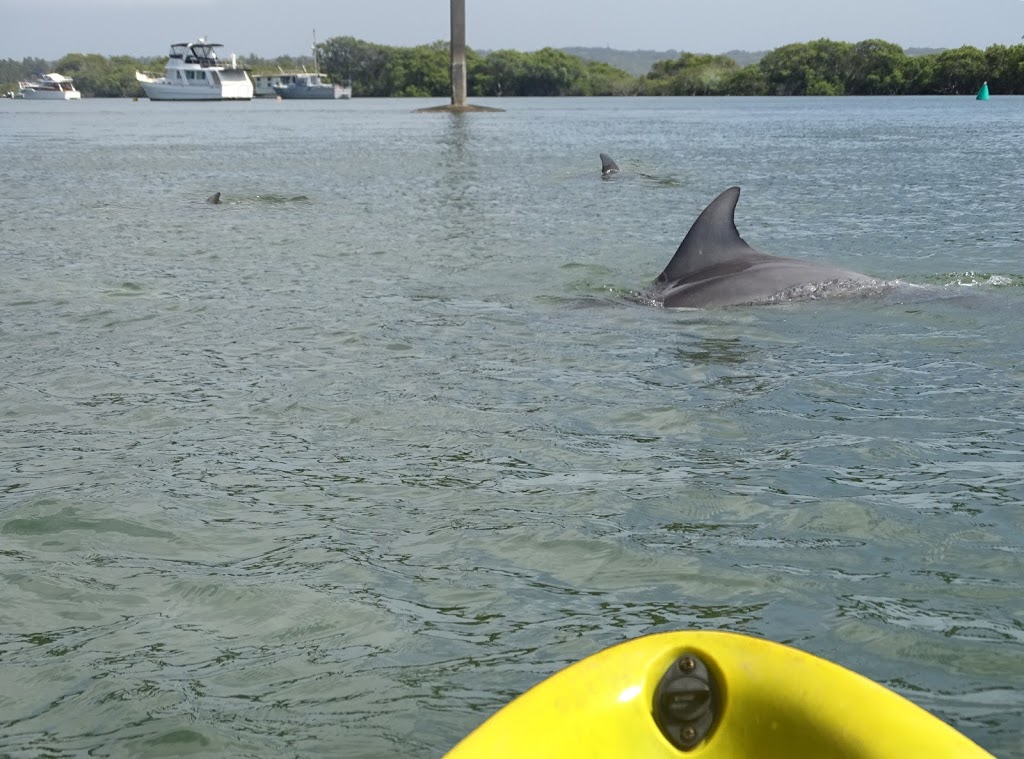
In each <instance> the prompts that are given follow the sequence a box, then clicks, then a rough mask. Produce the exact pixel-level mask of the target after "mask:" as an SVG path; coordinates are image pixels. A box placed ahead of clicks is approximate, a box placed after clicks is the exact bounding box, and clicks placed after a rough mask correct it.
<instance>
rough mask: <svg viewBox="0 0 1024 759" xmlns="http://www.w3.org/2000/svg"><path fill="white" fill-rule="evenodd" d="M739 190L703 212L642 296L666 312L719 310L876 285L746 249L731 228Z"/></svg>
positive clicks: (731, 190)
mask: <svg viewBox="0 0 1024 759" xmlns="http://www.w3.org/2000/svg"><path fill="white" fill-rule="evenodd" d="M739 198H740V188H739V187H730V188H729V189H728V190H726V191H725V192H723V193H722V194H721V195H719V196H718V197H717V198H715V199H714V200H713V201H711V204H710V205H709V206H708V207H707V208H705V209H704V211H703V212H702V213H701V215H700V216H698V217H697V221H695V222H694V223H693V226H692V227H690V231H689V232H687V233H686V237H684V238H683V241H682V243H681V244H680V245H679V248H678V250H676V254H675V255H674V256H673V257H672V260H671V261H669V263H668V266H666V267H665V270H664V271H663V272H662V273H661V274H659V275H658V278H657V279H655V280H654V283H653V284H652V286H651V288H650V290H649V291H648V292H647V293H646V295H648V296H650V298H651V299H652V300H654V301H657V302H660V303H661V304H662V305H663V306H665V307H666V308H719V307H722V306H739V305H755V304H768V303H778V302H780V301H784V300H796V299H810V298H820V297H825V296H827V295H835V294H841V293H849V292H851V291H857V290H862V289H864V288H865V287H868V286H870V285H877V284H879V283H878V281H877V280H874V279H872V278H870V277H866V276H864V275H863V274H857V273H856V272H852V271H846V270H845V269H836V268H833V267H831V266H825V265H823V264H817V263H813V262H810V261H800V260H799V259H796V258H782V257H781V256H773V255H770V254H768V253H764V252H762V251H760V250H757V249H755V248H752V247H750V246H749V245H747V243H746V241H744V239H743V238H742V237H740V233H739V232H738V231H737V230H736V223H735V221H734V215H735V212H736V203H737V201H738V200H739Z"/></svg>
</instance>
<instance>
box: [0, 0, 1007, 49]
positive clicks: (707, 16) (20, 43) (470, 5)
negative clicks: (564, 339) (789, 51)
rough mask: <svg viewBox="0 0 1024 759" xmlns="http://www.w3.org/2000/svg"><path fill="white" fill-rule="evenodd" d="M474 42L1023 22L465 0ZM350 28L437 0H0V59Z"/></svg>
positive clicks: (911, 36) (774, 2)
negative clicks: (200, 38)
mask: <svg viewBox="0 0 1024 759" xmlns="http://www.w3.org/2000/svg"><path fill="white" fill-rule="evenodd" d="M466 6H467V9H466V16H467V20H466V36H467V42H468V43H469V45H470V47H473V48H476V49H478V50H496V49H500V48H513V49H516V50H523V51H528V50H537V49H539V48H542V47H546V46H551V47H570V46H586V47H605V46H607V47H614V48H619V49H623V50H636V49H645V50H669V49H675V50H686V51H690V52H701V53H721V52H725V51H727V50H737V49H738V50H751V51H753V50H769V49H772V48H775V47H778V46H780V45H785V44H788V43H790V42H808V41H810V40H814V39H819V38H822V37H828V38H830V39H833V40H846V41H850V42H857V41H859V40H863V39H870V38H881V39H884V40H886V41H889V42H895V43H897V44H899V45H903V46H904V47H959V46H960V45H974V46H975V47H979V48H985V47H987V46H988V45H991V44H993V43H1000V44H1015V43H1016V42H1019V41H1021V35H1022V34H1024V2H1022V0H971V1H970V2H968V1H967V0H466ZM314 28H315V29H316V34H317V39H318V40H320V41H323V40H325V39H328V38H330V37H338V36H343V35H351V36H353V37H358V38H360V39H363V40H367V41H369V42H379V43H382V44H388V45H418V44H421V43H428V42H432V41H434V40H439V39H444V40H446V39H448V0H366V1H365V2H358V1H357V0H348V1H347V2H345V1H344V0H290V1H289V2H282V0H0V58H14V59H15V60H21V59H22V58H24V57H27V56H32V57H38V58H45V59H48V60H54V59H57V58H60V57H61V56H63V55H65V54H66V53H72V52H78V53H100V54H102V55H108V56H109V55H131V56H158V55H166V54H167V49H168V46H169V45H170V43H172V42H183V41H191V40H194V39H195V38H196V37H199V36H203V35H205V36H206V37H207V38H208V39H209V40H210V41H212V42H221V43H223V44H224V52H225V53H231V52H235V53H238V54H239V55H248V54H249V53H256V54H258V55H260V56H263V57H267V58H272V57H275V56H278V55H285V54H288V55H300V54H303V53H307V52H308V50H309V46H310V42H311V39H310V38H311V35H312V31H313V29H314Z"/></svg>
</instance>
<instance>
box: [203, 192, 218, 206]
mask: <svg viewBox="0 0 1024 759" xmlns="http://www.w3.org/2000/svg"><path fill="white" fill-rule="evenodd" d="M206 202H207V203H212V204H213V205H217V204H218V203H220V193H219V192H215V193H213V195H211V196H210V197H208V198H207V199H206Z"/></svg>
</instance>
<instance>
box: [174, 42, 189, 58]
mask: <svg viewBox="0 0 1024 759" xmlns="http://www.w3.org/2000/svg"><path fill="white" fill-rule="evenodd" d="M186 50H188V44H187V43H184V42H179V43H178V44H177V45H171V58H184V57H185V51H186Z"/></svg>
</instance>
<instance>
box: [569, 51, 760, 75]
mask: <svg viewBox="0 0 1024 759" xmlns="http://www.w3.org/2000/svg"><path fill="white" fill-rule="evenodd" d="M561 49H562V50H564V51H565V52H567V53H569V54H570V55H575V56H577V57H579V58H582V59H583V60H585V61H602V62H603V63H608V64H610V65H612V66H614V67H615V68H617V69H622V70H623V71H626V72H629V73H630V74H632V75H633V76H643V75H644V74H646V73H647V72H648V71H650V70H651V66H653V65H654V64H655V63H657V62H658V61H665V60H670V61H674V60H675V59H676V58H678V57H679V55H680V51H679V50H615V49H614V48H610V47H563V48H561ZM767 52H768V51H767V50H762V51H759V52H754V53H750V52H747V51H746V50H730V51H729V52H727V53H722V55H726V56H728V57H729V58H732V59H733V60H734V61H736V63H738V64H739V65H740V66H748V65H750V64H751V63H757V62H758V61H759V60H761V58H763V57H764V55H765V53H767Z"/></svg>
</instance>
